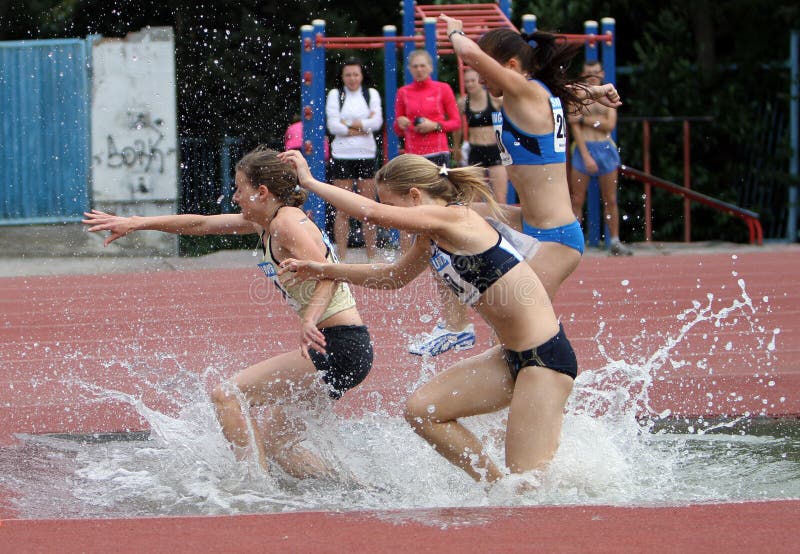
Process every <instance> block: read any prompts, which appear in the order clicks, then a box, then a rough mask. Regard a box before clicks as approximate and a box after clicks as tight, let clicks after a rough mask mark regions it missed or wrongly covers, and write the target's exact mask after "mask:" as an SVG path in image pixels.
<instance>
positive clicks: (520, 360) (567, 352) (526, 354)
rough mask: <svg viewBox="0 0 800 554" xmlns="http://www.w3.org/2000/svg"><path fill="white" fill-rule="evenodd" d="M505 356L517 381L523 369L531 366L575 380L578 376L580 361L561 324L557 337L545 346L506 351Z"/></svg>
mask: <svg viewBox="0 0 800 554" xmlns="http://www.w3.org/2000/svg"><path fill="white" fill-rule="evenodd" d="M504 356H505V359H506V363H507V364H508V369H509V371H511V376H512V377H513V378H514V380H516V379H517V375H519V372H520V371H521V370H522V369H523V368H525V367H529V366H534V367H546V368H547V369H552V370H553V371H556V372H558V373H563V374H564V375H569V376H570V377H572V378H573V379H575V377H577V375H578V359H577V358H576V357H575V351H574V350H573V349H572V345H571V344H570V342H569V339H568V338H567V335H565V334H564V326H563V325H561V324H560V323H559V324H558V333H557V334H556V336H554V337H553V338H552V339H550V340H548V341H547V342H545V343H544V344H540V345H539V346H537V347H536V348H530V349H528V350H524V351H522V352H517V351H516V350H505V351H504Z"/></svg>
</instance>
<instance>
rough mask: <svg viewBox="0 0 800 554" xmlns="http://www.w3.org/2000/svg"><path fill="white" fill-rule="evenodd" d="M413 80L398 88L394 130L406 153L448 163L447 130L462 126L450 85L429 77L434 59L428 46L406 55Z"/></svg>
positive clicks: (451, 130)
mask: <svg viewBox="0 0 800 554" xmlns="http://www.w3.org/2000/svg"><path fill="white" fill-rule="evenodd" d="M408 68H409V70H410V71H411V75H412V77H413V78H414V82H413V83H411V84H408V85H405V86H404V87H400V89H399V90H398V91H397V101H396V103H395V116H396V119H395V121H394V131H395V133H397V135H398V136H400V137H402V138H403V139H404V140H405V152H406V154H419V155H420V156H423V157H425V158H428V159H429V160H430V161H432V162H433V163H435V164H436V165H438V166H442V165H445V166H449V165H450V146H449V144H448V142H447V133H452V132H453V131H457V130H458V129H459V128H460V127H461V118H460V116H459V113H458V106H457V105H456V97H455V95H454V94H453V89H451V88H450V85H448V84H447V83H442V82H439V81H434V80H433V79H431V73H432V72H433V60H432V59H431V55H430V54H429V53H428V52H427V50H414V51H413V52H411V54H409V56H408Z"/></svg>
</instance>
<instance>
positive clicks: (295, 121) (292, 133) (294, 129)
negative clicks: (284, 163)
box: [283, 114, 331, 163]
mask: <svg viewBox="0 0 800 554" xmlns="http://www.w3.org/2000/svg"><path fill="white" fill-rule="evenodd" d="M283 148H284V149H285V150H299V151H300V152H303V154H305V151H304V150H303V120H302V119H300V115H299V114H295V115H294V117H293V118H292V124H291V125H289V126H288V127H287V128H286V132H285V133H284V134H283ZM324 148H325V163H328V160H330V158H331V148H330V145H329V144H328V137H325V146H324Z"/></svg>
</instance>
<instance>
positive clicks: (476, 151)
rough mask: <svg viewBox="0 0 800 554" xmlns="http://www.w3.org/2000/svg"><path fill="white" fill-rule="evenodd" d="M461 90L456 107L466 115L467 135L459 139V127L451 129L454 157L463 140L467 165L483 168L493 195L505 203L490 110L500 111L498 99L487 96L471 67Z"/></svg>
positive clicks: (503, 173) (504, 175) (505, 179)
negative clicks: (454, 129) (463, 93)
mask: <svg viewBox="0 0 800 554" xmlns="http://www.w3.org/2000/svg"><path fill="white" fill-rule="evenodd" d="M464 90H465V91H466V94H465V95H464V96H463V97H460V98H459V99H458V109H459V111H460V112H461V113H463V114H464V115H465V117H466V120H467V131H468V136H467V140H464V141H463V142H462V137H463V135H462V132H461V130H460V129H459V131H457V132H456V133H454V139H455V143H456V144H455V146H456V148H454V149H453V152H454V154H455V156H456V161H459V160H458V157H459V156H460V155H461V153H462V147H463V144H464V143H467V144H468V146H467V148H463V149H464V150H468V155H467V165H478V166H480V167H484V168H486V172H487V174H488V176H489V184H490V185H491V187H492V191H493V192H494V197H495V199H496V200H497V201H498V202H500V203H502V204H505V203H506V202H507V201H508V173H507V172H506V168H505V167H504V166H503V162H502V161H501V160H500V148H498V146H497V139H495V136H494V126H493V124H492V112H499V111H500V102H501V101H500V99H498V98H492V97H491V96H489V93H488V92H486V87H484V86H483V85H481V84H480V81H479V76H478V73H477V71H475V70H474V69H465V70H464ZM459 144H461V147H459Z"/></svg>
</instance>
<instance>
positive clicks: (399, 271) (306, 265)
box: [278, 238, 429, 290]
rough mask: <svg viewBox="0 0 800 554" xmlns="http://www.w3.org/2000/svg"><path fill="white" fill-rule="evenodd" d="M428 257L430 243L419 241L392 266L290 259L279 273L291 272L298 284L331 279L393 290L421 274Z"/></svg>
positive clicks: (282, 264) (284, 262)
mask: <svg viewBox="0 0 800 554" xmlns="http://www.w3.org/2000/svg"><path fill="white" fill-rule="evenodd" d="M428 257H429V252H428V241H427V240H422V238H420V240H417V241H416V242H415V243H414V245H413V246H412V247H411V248H409V250H408V251H407V252H406V253H405V254H404V255H403V256H402V257H401V258H400V259H399V260H397V262H395V263H393V264H331V263H318V262H312V261H309V260H296V259H288V260H284V261H283V262H282V263H281V269H280V270H279V271H278V273H279V274H280V275H282V274H284V273H286V272H292V273H294V274H295V279H297V280H298V281H305V280H307V279H311V280H322V279H331V280H334V281H346V282H348V283H352V284H353V285H358V286H361V287H366V288H370V289H382V290H394V289H399V288H402V287H404V286H406V285H407V284H408V283H410V282H411V281H413V280H414V279H415V278H416V277H417V276H418V275H419V274H420V273H422V271H423V270H424V269H425V268H426V267H427V265H428Z"/></svg>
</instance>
